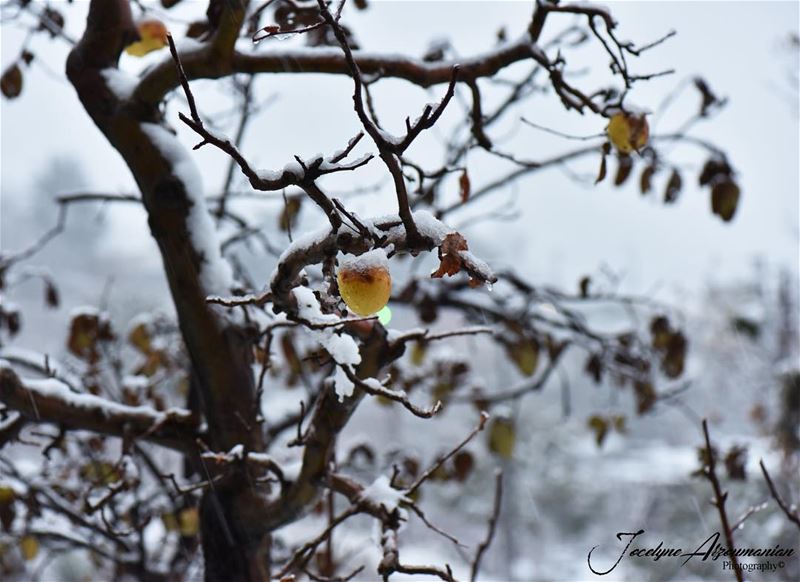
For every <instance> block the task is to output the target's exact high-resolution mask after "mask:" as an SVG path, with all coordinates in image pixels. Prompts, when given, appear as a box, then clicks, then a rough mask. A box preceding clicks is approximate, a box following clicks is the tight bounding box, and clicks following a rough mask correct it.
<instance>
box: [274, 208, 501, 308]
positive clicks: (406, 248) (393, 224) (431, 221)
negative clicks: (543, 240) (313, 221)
mask: <svg viewBox="0 0 800 582" xmlns="http://www.w3.org/2000/svg"><path fill="white" fill-rule="evenodd" d="M413 219H414V223H415V224H416V225H417V228H418V229H419V232H420V234H421V235H422V236H423V238H424V239H426V240H427V241H429V242H423V243H422V244H421V246H416V245H410V244H409V241H408V238H407V236H406V229H405V226H404V224H403V221H402V220H401V219H400V217H399V216H397V215H390V216H385V217H381V218H374V219H371V220H363V219H362V221H361V222H362V223H363V226H365V227H366V228H367V230H368V231H369V232H370V233H371V234H372V237H371V240H370V239H369V238H365V237H356V236H354V235H353V234H352V233H350V232H348V231H344V230H341V231H334V230H332V229H322V230H319V231H314V232H310V233H307V234H306V235H304V236H301V237H298V238H296V239H295V241H294V242H293V243H292V244H291V245H289V247H287V248H286V250H285V251H284V252H283V253H282V254H281V256H280V257H279V259H278V265H277V267H276V268H275V270H274V271H273V273H272V276H271V278H270V288H271V290H272V299H273V303H274V305H275V309H276V310H277V311H294V309H292V308H291V306H292V305H293V301H292V300H291V298H290V291H291V290H292V288H293V287H294V286H295V280H296V279H297V277H298V275H299V274H300V271H302V270H303V269H304V268H305V267H306V266H308V265H313V264H317V263H322V262H323V261H325V260H326V259H327V258H328V257H331V256H335V255H336V253H337V252H338V251H342V252H344V253H351V254H361V253H363V252H366V251H367V250H369V249H370V248H371V246H372V245H373V244H376V243H378V246H380V247H383V248H391V249H392V250H393V252H395V253H397V252H410V253H418V252H421V251H430V250H432V249H433V248H435V247H438V246H441V245H442V244H443V243H444V242H445V240H446V239H447V237H448V235H451V234H453V233H454V232H455V231H453V230H452V229H450V228H449V227H447V226H446V225H445V224H444V223H442V222H441V221H439V220H438V219H436V218H435V217H434V216H433V215H432V214H431V213H430V212H428V211H427V210H418V211H416V212H414V213H413ZM458 256H459V259H460V269H461V270H463V271H465V272H466V273H468V274H469V275H470V277H472V278H473V279H475V280H477V281H480V282H481V283H494V282H495V281H496V280H497V278H496V277H495V275H494V273H493V272H492V270H491V268H490V267H489V266H488V265H487V264H486V263H485V262H484V261H482V260H481V259H479V258H478V257H476V256H475V255H474V254H472V253H471V252H470V251H468V250H461V251H459V252H458Z"/></svg>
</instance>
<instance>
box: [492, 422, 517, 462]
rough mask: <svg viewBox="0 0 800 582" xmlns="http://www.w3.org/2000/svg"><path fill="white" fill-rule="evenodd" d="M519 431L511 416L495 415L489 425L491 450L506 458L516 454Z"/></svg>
mask: <svg viewBox="0 0 800 582" xmlns="http://www.w3.org/2000/svg"><path fill="white" fill-rule="evenodd" d="M516 440H517V431H516V429H515V428H514V423H513V422H512V421H511V419H509V418H503V417H500V416H498V417H495V418H494V419H493V420H492V424H491V426H490V427H489V450H490V451H492V452H493V453H496V454H497V455H499V456H500V457H502V458H504V459H510V458H511V457H512V456H513V454H514V444H515V443H516Z"/></svg>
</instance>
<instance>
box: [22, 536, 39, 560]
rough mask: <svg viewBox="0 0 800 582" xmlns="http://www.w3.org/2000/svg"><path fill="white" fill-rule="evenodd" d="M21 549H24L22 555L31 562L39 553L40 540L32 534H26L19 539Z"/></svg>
mask: <svg viewBox="0 0 800 582" xmlns="http://www.w3.org/2000/svg"><path fill="white" fill-rule="evenodd" d="M19 549H20V550H21V551H22V557H23V558H25V560H26V561H28V562H30V561H31V560H33V559H34V558H35V557H36V555H37V554H38V553H39V540H37V539H36V537H34V536H31V535H27V536H24V537H23V538H22V539H21V540H20V541H19Z"/></svg>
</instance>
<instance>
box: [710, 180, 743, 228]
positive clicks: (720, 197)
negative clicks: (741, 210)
mask: <svg viewBox="0 0 800 582" xmlns="http://www.w3.org/2000/svg"><path fill="white" fill-rule="evenodd" d="M739 194H740V191H739V186H737V185H736V183H735V182H734V181H733V180H731V179H729V178H726V179H724V180H722V181H720V182H718V183H716V184H714V187H713V188H712V189H711V211H712V212H713V213H714V214H716V215H717V216H719V217H720V218H721V219H722V220H724V221H725V222H730V221H731V220H732V219H733V217H734V215H735V214H736V208H737V207H738V205H739Z"/></svg>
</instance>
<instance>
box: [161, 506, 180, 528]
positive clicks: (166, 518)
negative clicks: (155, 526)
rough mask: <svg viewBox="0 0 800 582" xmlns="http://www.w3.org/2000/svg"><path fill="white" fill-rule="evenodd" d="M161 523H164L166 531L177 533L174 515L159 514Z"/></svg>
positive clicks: (169, 513) (170, 513) (176, 521)
mask: <svg viewBox="0 0 800 582" xmlns="http://www.w3.org/2000/svg"><path fill="white" fill-rule="evenodd" d="M161 521H162V522H163V523H164V529H166V530H167V531H177V530H178V519H177V518H176V517H175V514H174V513H172V512H171V511H170V512H168V513H162V514H161Z"/></svg>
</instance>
